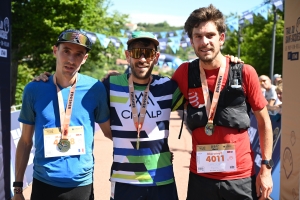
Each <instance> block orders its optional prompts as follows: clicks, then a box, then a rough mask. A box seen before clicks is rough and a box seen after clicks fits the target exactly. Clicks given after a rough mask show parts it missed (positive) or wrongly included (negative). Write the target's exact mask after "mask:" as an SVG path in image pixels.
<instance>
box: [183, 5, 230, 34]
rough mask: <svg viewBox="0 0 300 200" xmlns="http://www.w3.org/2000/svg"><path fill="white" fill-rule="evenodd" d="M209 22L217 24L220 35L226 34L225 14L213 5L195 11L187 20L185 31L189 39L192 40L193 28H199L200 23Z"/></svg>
mask: <svg viewBox="0 0 300 200" xmlns="http://www.w3.org/2000/svg"><path fill="white" fill-rule="evenodd" d="M208 21H212V22H214V23H215V25H216V27H217V30H218V32H219V34H221V33H225V31H226V24H225V19H224V16H223V13H222V12H221V11H220V10H219V9H217V8H216V7H214V6H213V5H212V4H210V5H209V6H208V7H201V8H198V9H196V10H194V11H193V12H192V13H191V14H190V16H189V17H188V19H187V20H186V22H185V24H184V30H185V32H187V34H188V36H189V38H192V34H193V28H197V27H198V26H199V24H200V23H202V22H208Z"/></svg>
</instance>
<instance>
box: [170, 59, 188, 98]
mask: <svg viewBox="0 0 300 200" xmlns="http://www.w3.org/2000/svg"><path fill="white" fill-rule="evenodd" d="M188 66H189V63H187V62H186V63H183V64H181V65H180V66H179V67H178V68H177V70H176V71H175V72H174V74H173V76H172V80H174V81H176V82H177V84H178V87H179V89H180V91H181V92H182V94H183V95H184V97H185V98H186V99H187V97H188V95H187V93H188Z"/></svg>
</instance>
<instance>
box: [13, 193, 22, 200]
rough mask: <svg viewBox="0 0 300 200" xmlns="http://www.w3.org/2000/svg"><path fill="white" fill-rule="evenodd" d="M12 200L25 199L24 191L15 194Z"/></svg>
mask: <svg viewBox="0 0 300 200" xmlns="http://www.w3.org/2000/svg"><path fill="white" fill-rule="evenodd" d="M11 200H25V198H24V195H23V193H22V194H14V196H13V197H12V199H11Z"/></svg>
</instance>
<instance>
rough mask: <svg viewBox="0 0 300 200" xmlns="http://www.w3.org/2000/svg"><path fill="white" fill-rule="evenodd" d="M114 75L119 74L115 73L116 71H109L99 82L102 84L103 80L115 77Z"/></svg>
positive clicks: (118, 73)
mask: <svg viewBox="0 0 300 200" xmlns="http://www.w3.org/2000/svg"><path fill="white" fill-rule="evenodd" d="M115 75H120V72H118V71H116V70H110V71H109V72H108V73H107V74H106V75H105V76H104V78H102V79H101V82H103V81H104V80H106V79H108V78H109V77H110V76H115Z"/></svg>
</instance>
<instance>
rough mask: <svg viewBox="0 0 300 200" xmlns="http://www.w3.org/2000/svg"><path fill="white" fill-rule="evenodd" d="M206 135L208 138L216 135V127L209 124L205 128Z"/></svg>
mask: <svg viewBox="0 0 300 200" xmlns="http://www.w3.org/2000/svg"><path fill="white" fill-rule="evenodd" d="M205 133H206V135H208V136H211V135H212V134H213V133H214V125H213V123H209V122H208V123H207V124H206V126H205Z"/></svg>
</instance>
